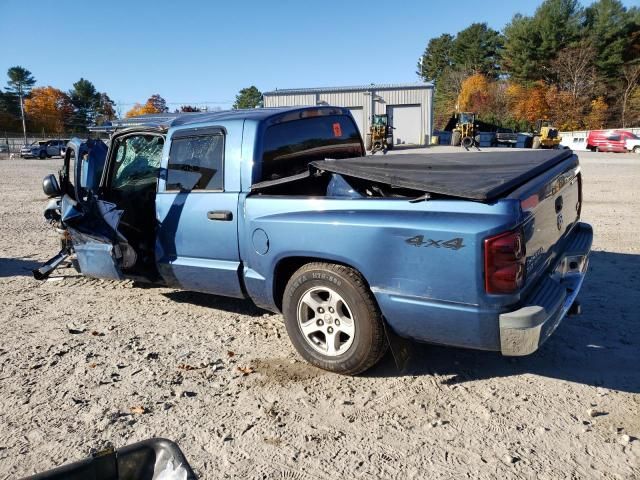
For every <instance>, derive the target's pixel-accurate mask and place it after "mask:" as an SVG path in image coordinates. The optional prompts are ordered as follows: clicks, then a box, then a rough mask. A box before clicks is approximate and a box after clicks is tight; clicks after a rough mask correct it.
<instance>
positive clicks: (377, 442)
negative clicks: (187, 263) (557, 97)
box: [0, 153, 640, 480]
mask: <svg viewBox="0 0 640 480" xmlns="http://www.w3.org/2000/svg"><path fill="white" fill-rule="evenodd" d="M581 159H582V164H583V169H584V176H585V204H584V209H583V218H584V220H586V221H588V222H591V223H592V224H593V226H594V228H595V232H596V237H595V244H594V250H595V251H594V253H593V256H592V260H591V265H590V275H589V276H588V278H587V280H586V282H585V285H584V288H583V293H582V294H581V301H582V305H583V310H584V313H583V315H582V316H581V317H577V318H576V317H573V318H570V319H567V320H565V321H564V322H563V324H562V325H561V326H560V327H559V329H558V331H557V332H556V333H555V335H554V336H553V337H552V338H551V339H550V340H549V341H548V342H547V343H546V344H545V345H544V346H543V348H542V349H541V350H540V351H539V352H537V353H536V354H534V355H532V356H530V357H524V358H520V359H511V360H509V359H506V358H503V357H501V356H500V355H499V354H495V353H486V352H473V351H464V350H458V349H452V348H442V347H433V346H426V345H417V346H414V348H413V349H412V359H411V363H410V368H409V372H408V373H406V372H405V373H400V372H398V371H397V370H396V368H395V366H394V363H393V361H392V358H391V356H387V357H386V358H385V360H384V361H383V363H382V365H380V366H378V367H376V368H375V369H373V370H372V371H370V372H369V373H368V374H366V375H364V376H360V377H357V378H346V377H340V376H336V375H332V374H328V373H325V372H322V371H319V370H317V369H314V368H312V367H310V366H308V365H306V364H305V363H303V362H302V361H301V360H300V359H299V358H298V357H297V355H296V353H295V352H294V350H293V348H292V347H291V345H290V344H289V341H288V339H287V337H286V333H285V331H284V327H283V325H282V324H281V318H280V316H278V315H273V314H270V313H267V312H264V311H261V310H259V309H257V308H255V307H254V306H253V305H252V304H251V303H249V302H243V301H236V300H229V299H224V298H219V297H214V296H206V295H201V294H194V293H188V292H180V291H176V290H172V289H163V288H136V287H135V286H134V285H132V284H131V283H116V282H108V281H98V280H90V279H84V278H82V277H78V276H76V275H74V274H73V272H72V271H71V270H65V271H64V274H65V276H59V277H56V278H53V279H51V280H49V281H46V282H38V281H35V280H33V279H32V278H31V276H30V270H31V269H32V268H34V267H35V266H38V265H39V263H40V262H42V261H44V260H46V259H47V258H48V257H50V256H51V255H53V254H54V253H57V247H58V243H57V238H56V236H55V233H54V232H53V231H51V229H50V228H49V226H48V225H46V224H45V222H44V220H43V218H42V216H41V211H42V208H43V206H44V204H45V199H44V198H43V194H42V192H41V187H40V181H41V178H42V177H43V176H44V175H45V174H46V173H49V172H51V171H54V170H55V169H57V167H58V165H59V164H60V162H61V161H60V160H47V161H38V160H30V161H24V160H22V161H20V160H4V161H1V162H0V224H1V225H2V227H3V228H2V230H1V231H0V320H1V322H2V324H1V327H2V328H1V329H0V478H16V477H19V476H22V475H27V474H31V473H34V472H36V471H42V470H44V469H47V468H51V467H53V466H54V465H57V464H61V463H64V462H68V461H72V460H75V459H79V458H82V457H84V456H85V455H86V454H87V453H88V450H89V448H90V447H94V446H97V445H99V444H101V442H104V441H111V442H113V443H114V444H115V445H116V446H122V445H125V444H128V443H131V442H134V441H138V440H142V439H146V438H149V437H152V436H162V437H167V438H170V439H173V440H175V441H177V442H178V443H179V445H180V446H181V448H182V449H183V451H184V452H185V454H186V456H187V458H188V459H189V460H190V463H191V464H192V466H193V467H194V469H195V470H196V471H197V473H198V474H200V475H201V478H288V479H301V480H302V479H312V478H316V479H333V478H341V477H342V476H345V478H371V479H375V478H403V479H404V478H463V477H469V478H496V477H498V478H541V479H556V478H625V479H627V478H640V440H638V439H637V437H640V368H639V363H640V322H639V321H638V319H639V317H638V313H637V311H638V304H639V303H640V240H639V239H638V232H640V214H638V212H639V211H640V195H639V194H638V189H637V187H638V185H640V158H639V157H638V156H633V155H615V154H591V153H585V154H581ZM634 312H635V313H634ZM238 367H251V369H253V370H254V372H253V373H250V374H247V375H243V373H241V372H240V371H239V370H238ZM247 371H248V370H247ZM138 406H141V407H144V409H145V411H146V413H143V414H134V413H132V412H131V408H132V407H138Z"/></svg>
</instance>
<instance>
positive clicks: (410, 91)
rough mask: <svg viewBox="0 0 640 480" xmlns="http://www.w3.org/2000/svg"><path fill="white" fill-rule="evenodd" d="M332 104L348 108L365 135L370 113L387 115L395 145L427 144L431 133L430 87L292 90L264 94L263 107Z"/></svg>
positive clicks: (420, 85) (399, 86) (421, 85)
mask: <svg viewBox="0 0 640 480" xmlns="http://www.w3.org/2000/svg"><path fill="white" fill-rule="evenodd" d="M298 105H335V106H337V107H347V108H348V109H349V110H350V111H351V113H352V114H353V117H354V118H355V120H356V123H357V124H358V128H359V129H360V133H361V134H362V135H363V136H364V134H365V133H367V132H368V131H369V125H370V123H371V115H372V112H375V114H378V115H379V114H384V113H386V114H387V115H389V123H390V124H391V125H392V126H393V127H394V129H395V130H394V131H393V136H394V144H396V145H428V144H429V139H430V138H431V134H432V132H433V84H431V83H409V84H388V85H375V84H371V85H362V86H354V87H327V88H292V89H286V90H274V91H272V92H265V93H264V106H265V107H289V106H298Z"/></svg>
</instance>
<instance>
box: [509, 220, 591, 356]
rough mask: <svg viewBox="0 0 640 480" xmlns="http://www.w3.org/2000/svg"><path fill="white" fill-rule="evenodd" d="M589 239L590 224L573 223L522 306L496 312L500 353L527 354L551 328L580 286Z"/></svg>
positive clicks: (557, 321)
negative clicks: (547, 270)
mask: <svg viewBox="0 0 640 480" xmlns="http://www.w3.org/2000/svg"><path fill="white" fill-rule="evenodd" d="M592 242H593V230H592V229H591V226H590V225H588V224H586V223H579V224H578V225H576V226H575V227H574V231H573V232H572V233H571V239H570V241H569V244H568V245H567V247H566V249H565V251H564V252H563V254H562V256H561V257H560V259H559V260H558V262H557V264H556V267H555V269H554V270H553V272H552V273H550V274H547V276H546V277H545V278H544V279H543V280H542V281H541V282H540V285H539V287H538V288H537V289H536V291H535V292H534V293H533V294H532V295H531V296H530V297H529V299H528V301H526V304H525V306H523V307H522V308H520V309H518V310H515V311H513V312H507V313H503V314H501V315H500V317H499V322H500V351H501V352H502V354H503V355H508V356H522V355H529V354H530V353H533V352H535V351H536V350H537V349H538V348H539V347H540V345H542V343H544V341H545V340H546V339H547V338H549V336H550V335H551V334H552V333H553V332H554V331H555V329H556V328H557V327H558V325H559V324H560V322H561V321H562V319H563V318H564V317H565V315H566V314H567V312H568V311H569V309H570V308H571V306H572V305H573V302H574V301H575V299H576V297H577V296H578V292H579V291H580V288H581V287H582V282H583V281H584V277H585V274H586V272H587V268H588V265H589V252H590V251H591V244H592Z"/></svg>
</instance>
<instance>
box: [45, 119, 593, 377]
mask: <svg viewBox="0 0 640 480" xmlns="http://www.w3.org/2000/svg"><path fill="white" fill-rule="evenodd" d="M137 120H139V121H138V123H137V124H136V125H135V126H128V127H123V126H122V125H121V126H119V127H118V128H116V126H114V127H113V128H114V131H112V132H111V141H110V145H109V147H107V146H106V145H105V144H104V143H102V142H101V141H99V140H89V141H86V142H81V141H80V140H77V139H75V140H72V141H71V142H70V143H69V146H68V148H67V151H66V157H65V160H64V167H63V168H62V170H61V171H60V174H59V177H56V176H54V175H49V176H47V177H46V178H45V179H44V191H45V193H46V194H47V195H48V196H49V197H51V198H52V200H51V202H50V204H49V207H48V208H47V209H46V211H45V216H46V218H47V219H49V220H50V221H51V222H52V223H53V224H54V225H55V226H56V228H57V229H58V230H59V232H60V233H61V235H62V242H63V245H62V247H63V248H62V251H61V252H60V254H59V255H57V256H56V257H54V258H53V259H51V260H50V261H49V262H48V263H47V264H45V265H44V266H43V267H41V268H40V269H38V270H36V271H35V272H34V274H35V275H36V277H37V278H44V277H46V276H47V275H48V274H49V273H50V272H51V271H52V270H53V269H54V268H56V266H58V265H60V264H61V263H62V262H64V261H65V259H69V260H71V261H72V263H73V264H74V265H75V266H76V268H77V269H78V270H79V271H80V272H81V273H82V274H84V275H87V276H90V277H97V278H109V279H125V278H128V279H135V280H139V281H144V282H152V283H154V284H160V285H167V286H171V287H178V288H182V289H187V290H195V291H199V292H206V293H211V294H215V295H225V296H230V297H238V298H250V299H251V300H252V301H253V302H255V304H256V305H258V306H260V307H262V308H265V309H267V310H270V311H274V312H282V314H283V316H284V320H285V324H286V328H287V332H288V334H289V337H290V339H291V342H292V343H293V345H294V347H295V348H296V349H297V351H298V352H299V353H300V355H302V356H303V357H304V358H305V359H306V360H307V361H309V362H310V363H312V364H314V365H317V366H319V367H321V368H324V369H327V370H331V371H334V372H339V373H343V374H356V373H359V372H362V371H364V370H366V369H367V368H369V367H371V366H372V365H374V364H375V363H376V362H377V361H378V360H379V359H380V358H381V357H382V355H383V354H384V352H385V350H386V348H387V345H388V342H387V338H386V330H385V329H388V331H389V332H393V333H395V334H397V335H399V336H401V337H404V338H409V339H413V340H417V341H420V342H429V343H435V344H442V345H454V346H458V347H467V348H474V349H484V350H494V351H501V352H502V353H503V354H504V355H527V354H530V353H532V352H534V351H535V350H536V349H537V348H538V347H539V345H541V344H542V342H543V341H545V340H546V339H547V338H548V337H549V335H551V333H552V332H553V331H554V330H555V329H556V327H557V326H558V324H559V323H560V321H561V320H562V318H563V317H564V316H565V315H566V314H567V313H572V312H576V313H577V310H579V309H578V308H577V306H578V304H577V302H576V301H575V299H576V296H577V294H578V291H579V290H580V287H581V285H582V281H583V279H584V276H585V273H586V270H587V264H588V255H589V251H590V248H591V242H592V237H593V234H592V229H591V227H590V226H589V225H587V224H585V223H581V222H580V209H581V205H582V177H581V173H580V167H579V164H578V159H577V157H576V156H575V155H573V153H572V152H571V151H568V150H547V151H530V150H529V151H518V152H514V151H512V150H510V151H508V152H504V153H489V152H469V153H447V154H415V155H414V154H408V155H394V156H386V157H383V158H380V157H365V156H364V155H365V151H364V148H363V145H362V140H361V137H360V134H359V132H358V129H357V127H356V124H355V122H354V120H353V118H352V117H351V115H350V113H349V111H348V110H347V109H342V108H337V107H296V108H286V109H282V108H280V109H273V108H264V109H256V110H244V111H243V110H238V111H231V112H217V113H194V114H181V115H175V116H170V115H169V116H155V117H154V116H150V117H141V118H139V119H137Z"/></svg>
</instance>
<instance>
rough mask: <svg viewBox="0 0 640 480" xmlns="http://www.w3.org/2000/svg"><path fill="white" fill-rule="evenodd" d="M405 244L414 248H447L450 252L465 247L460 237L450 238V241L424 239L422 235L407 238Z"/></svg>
mask: <svg viewBox="0 0 640 480" xmlns="http://www.w3.org/2000/svg"><path fill="white" fill-rule="evenodd" d="M405 242H406V243H408V244H409V245H413V246H414V247H435V248H448V249H450V250H460V249H461V248H464V247H465V245H464V244H463V243H462V238H460V237H456V238H452V239H451V240H434V239H432V238H427V239H425V238H424V235H416V236H415V237H411V238H407V239H406V240H405Z"/></svg>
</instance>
